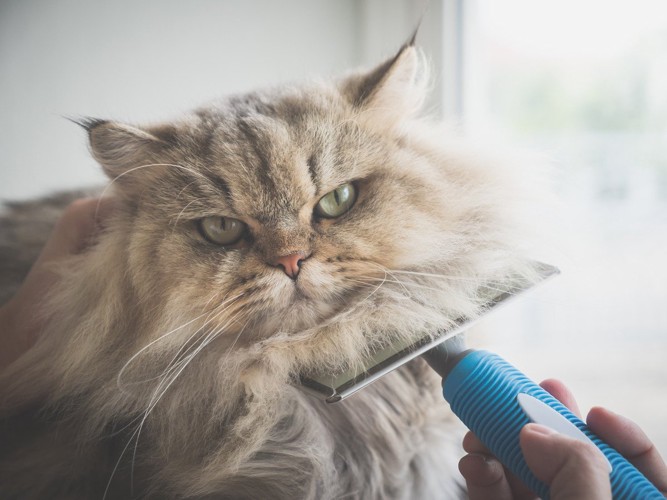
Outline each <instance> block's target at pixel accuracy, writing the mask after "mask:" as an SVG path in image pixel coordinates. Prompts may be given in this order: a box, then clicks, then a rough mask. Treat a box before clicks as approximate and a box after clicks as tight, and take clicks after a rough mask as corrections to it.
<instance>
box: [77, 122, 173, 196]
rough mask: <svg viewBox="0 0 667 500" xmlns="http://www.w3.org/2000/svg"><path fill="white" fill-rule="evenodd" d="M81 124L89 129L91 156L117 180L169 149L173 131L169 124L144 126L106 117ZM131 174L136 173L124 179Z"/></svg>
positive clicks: (151, 161) (144, 174)
mask: <svg viewBox="0 0 667 500" xmlns="http://www.w3.org/2000/svg"><path fill="white" fill-rule="evenodd" d="M81 124H82V126H83V127H84V128H85V129H86V130H87V131H88V139H89V141H90V151H91V153H92V154H93V157H94V158H95V159H96V160H97V161H98V162H99V163H100V164H101V165H102V168H103V169H104V172H105V173H106V174H107V176H108V177H109V178H110V179H118V180H121V178H122V177H123V176H125V175H126V174H131V173H132V172H135V171H136V172H137V173H138V174H139V172H138V171H139V170H145V169H144V168H143V167H144V166H148V165H150V164H153V163H155V162H156V161H157V158H159V157H160V156H161V155H163V154H164V151H165V150H167V149H169V147H170V144H171V141H170V139H171V137H172V134H173V131H172V130H171V129H170V128H169V127H154V128H150V129H144V128H138V127H134V126H131V125H126V124H123V123H118V122H112V121H105V120H86V121H85V123H81ZM149 170H150V169H149ZM140 175H141V176H146V173H143V172H141V173H140ZM130 177H135V176H129V177H128V179H127V181H130ZM121 183H122V181H121Z"/></svg>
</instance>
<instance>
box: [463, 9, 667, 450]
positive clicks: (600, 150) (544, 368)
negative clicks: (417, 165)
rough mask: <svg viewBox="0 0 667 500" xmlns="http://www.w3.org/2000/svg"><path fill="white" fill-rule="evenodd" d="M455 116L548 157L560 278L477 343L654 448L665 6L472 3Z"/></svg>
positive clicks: (663, 352) (664, 247)
mask: <svg viewBox="0 0 667 500" xmlns="http://www.w3.org/2000/svg"><path fill="white" fill-rule="evenodd" d="M468 6H469V7H471V8H470V9H469V10H467V11H466V20H467V21H466V25H465V26H466V29H467V30H468V31H467V33H466V40H467V45H466V51H465V59H464V65H463V66H464V71H465V81H464V102H463V120H464V126H465V130H466V132H467V133H468V134H469V135H471V136H474V137H489V136H492V137H493V138H494V141H496V142H498V141H503V142H507V143H511V144H514V145H517V146H520V147H525V148H528V149H531V150H534V151H538V152H540V153H542V154H544V155H546V156H548V157H549V158H550V160H551V162H552V163H553V164H554V166H555V169H554V172H555V174H554V180H555V183H554V185H555V188H556V190H557V194H558V196H559V198H560V203H559V205H558V206H559V210H558V211H557V212H556V214H555V215H556V217H555V219H556V220H555V223H556V224H555V227H557V228H560V229H559V231H557V232H552V233H549V235H548V236H547V238H546V239H547V240H548V246H549V247H551V248H550V250H549V253H550V256H549V259H550V262H551V263H553V264H556V265H558V266H559V267H560V268H561V269H562V276H560V277H558V278H557V279H555V280H554V281H553V282H552V283H550V284H548V285H546V286H544V287H543V288H542V289H541V290H540V291H539V292H537V293H535V294H533V295H532V296H531V297H526V299H525V300H522V301H519V302H518V303H517V304H514V306H512V307H511V308H508V309H507V310H505V311H503V312H502V313H498V316H497V317H496V321H495V323H494V326H495V329H493V330H492V332H491V331H490V332H488V334H487V336H486V337H485V338H484V339H483V340H482V345H484V346H485V347H486V346H489V347H491V348H492V349H494V350H495V351H497V352H499V353H501V354H503V355H505V356H506V357H507V358H508V359H511V360H512V361H513V362H515V363H516V364H517V366H518V367H520V368H521V369H523V370H524V371H526V372H527V373H528V374H529V375H531V376H532V377H533V378H536V379H541V378H545V377H558V378H560V379H562V380H563V381H565V382H566V383H567V384H568V385H569V386H570V387H572V388H573V389H574V391H575V394H576V395H577V397H578V399H579V403H580V404H581V406H582V411H584V412H586V411H587V409H588V408H589V407H590V406H592V405H597V404H600V405H603V406H608V407H610V408H611V409H614V410H616V411H619V412H621V413H624V414H626V415H627V416H629V417H630V418H632V419H634V420H636V421H638V422H639V423H640V424H641V425H642V426H643V427H644V428H645V430H646V431H647V433H648V434H649V436H650V437H651V438H652V439H653V440H654V441H655V443H656V445H657V446H658V448H659V449H661V450H662V451H663V453H664V452H666V451H667V430H666V429H665V426H664V422H665V421H667V91H666V89H667V4H665V3H664V2H661V1H649V0H642V1H637V2H633V3H632V4H628V3H622V2H616V3H614V2H605V1H603V0H576V1H575V0H564V1H561V2H531V1H530V0H506V1H504V2H494V1H493V0H477V1H476V2H474V3H471V4H469V5H468Z"/></svg>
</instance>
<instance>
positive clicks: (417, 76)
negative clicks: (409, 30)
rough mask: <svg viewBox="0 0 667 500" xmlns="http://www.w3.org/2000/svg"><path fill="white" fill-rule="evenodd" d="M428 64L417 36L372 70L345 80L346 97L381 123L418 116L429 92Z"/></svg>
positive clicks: (365, 114)
mask: <svg viewBox="0 0 667 500" xmlns="http://www.w3.org/2000/svg"><path fill="white" fill-rule="evenodd" d="M427 87H428V65H427V64H426V61H425V59H424V56H423V54H422V52H421V51H420V50H419V49H418V48H417V47H415V45H414V37H413V38H412V39H411V40H410V41H409V42H408V43H406V44H405V45H403V47H401V49H400V50H399V51H398V53H397V54H396V55H395V56H394V57H392V58H390V59H388V60H387V61H385V62H384V63H382V64H380V65H379V66H377V67H375V68H374V69H372V70H371V71H370V72H366V73H362V74H356V75H352V76H349V77H348V78H346V79H345V80H344V81H343V82H342V86H341V92H342V94H343V96H344V97H345V98H346V99H347V100H348V101H349V102H350V103H351V104H352V105H353V106H354V107H355V108H357V109H358V110H359V111H360V112H361V113H362V114H363V117H364V118H366V119H370V120H372V122H373V123H375V124H377V126H381V127H382V126H384V127H393V126H395V125H396V124H398V123H399V122H402V121H404V120H406V119H409V118H412V117H414V116H415V115H416V114H417V113H418V112H419V111H420V109H421V107H422V105H423V103H424V100H425V98H426V94H427Z"/></svg>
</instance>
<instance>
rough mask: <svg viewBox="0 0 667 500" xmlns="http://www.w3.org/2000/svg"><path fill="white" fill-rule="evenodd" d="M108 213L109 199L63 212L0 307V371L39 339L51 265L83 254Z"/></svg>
mask: <svg viewBox="0 0 667 500" xmlns="http://www.w3.org/2000/svg"><path fill="white" fill-rule="evenodd" d="M111 210H112V200H111V199H108V198H102V199H95V198H86V199H81V200H76V201H74V202H73V203H72V204H70V205H69V206H68V207H67V208H66V209H65V211H64V212H63V214H62V216H61V217H60V219H59V220H58V222H57V223H56V225H55V227H54V228H53V231H52V233H51V236H50V237H49V240H48V241H47V242H46V245H45V246H44V248H43V249H42V252H41V253H40V255H39V257H38V258H37V260H36V261H35V263H34V264H33V266H32V268H31V269H30V272H29V273H28V275H27V276H26V278H25V280H24V281H23V284H22V285H21V288H19V290H18V292H16V295H15V296H14V297H13V298H12V299H11V300H10V301H9V302H7V303H6V304H4V305H3V306H2V307H0V371H1V370H2V369H3V368H5V367H6V366H8V365H9V364H10V363H12V362H13V361H14V360H16V359H18V358H19V357H20V356H21V355H22V354H23V353H24V352H26V351H27V350H28V349H30V347H32V346H33V345H34V343H35V342H36V341H37V339H38V338H39V334H40V332H41V330H42V328H43V326H44V325H43V319H42V318H41V317H40V314H39V310H40V306H41V301H42V300H43V299H44V297H45V295H46V293H47V292H48V291H49V290H50V289H51V287H52V286H53V285H54V283H55V282H56V281H57V279H58V275H57V273H56V272H54V270H53V266H54V264H55V263H57V262H59V261H61V260H63V259H65V258H66V257H68V256H71V255H77V254H80V253H82V252H84V251H85V250H86V248H87V247H88V245H89V244H90V243H91V240H92V238H93V236H94V235H95V233H96V232H97V230H98V229H99V228H100V227H101V223H102V222H103V221H104V219H105V218H106V217H107V216H108V214H109V213H110V212H111Z"/></svg>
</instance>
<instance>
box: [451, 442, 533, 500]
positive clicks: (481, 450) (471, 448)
mask: <svg viewBox="0 0 667 500" xmlns="http://www.w3.org/2000/svg"><path fill="white" fill-rule="evenodd" d="M463 449H464V450H465V451H466V452H468V453H470V454H471V456H472V455H480V456H486V457H492V455H493V454H492V453H491V452H490V451H489V450H488V448H487V447H486V446H484V444H482V442H481V441H480V440H479V439H478V438H477V436H475V434H473V433H472V432H471V431H468V432H467V433H466V435H465V436H464V437H463ZM504 474H505V478H506V481H507V483H508V484H509V487H510V489H511V490H512V492H513V494H514V496H513V498H514V499H515V500H520V499H532V498H535V495H534V494H533V492H531V491H530V489H529V488H528V487H527V486H526V485H525V484H524V483H523V482H522V481H521V480H520V479H519V478H518V477H517V476H515V475H514V474H513V473H512V472H511V471H509V470H507V469H505V470H504ZM464 477H465V476H464ZM480 498H482V497H480ZM488 498H491V497H488Z"/></svg>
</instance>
